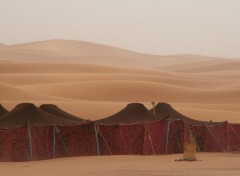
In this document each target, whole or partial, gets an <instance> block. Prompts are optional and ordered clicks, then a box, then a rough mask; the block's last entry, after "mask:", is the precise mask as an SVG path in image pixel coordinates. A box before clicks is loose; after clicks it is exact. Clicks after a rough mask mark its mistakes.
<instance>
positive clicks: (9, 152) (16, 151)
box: [0, 125, 30, 161]
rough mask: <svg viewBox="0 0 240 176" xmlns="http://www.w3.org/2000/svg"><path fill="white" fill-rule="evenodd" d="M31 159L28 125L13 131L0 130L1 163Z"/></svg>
mask: <svg viewBox="0 0 240 176" xmlns="http://www.w3.org/2000/svg"><path fill="white" fill-rule="evenodd" d="M29 159H30V150H29V139H28V129H27V125H25V126H23V127H19V128H16V129H13V130H10V129H9V130H0V161H28V160H29Z"/></svg>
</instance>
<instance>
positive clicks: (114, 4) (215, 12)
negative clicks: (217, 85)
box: [0, 0, 240, 58]
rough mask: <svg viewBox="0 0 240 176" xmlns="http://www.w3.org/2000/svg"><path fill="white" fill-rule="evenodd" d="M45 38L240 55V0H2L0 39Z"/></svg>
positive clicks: (150, 50)
mask: <svg viewBox="0 0 240 176" xmlns="http://www.w3.org/2000/svg"><path fill="white" fill-rule="evenodd" d="M46 39H74V40H85V41H91V42H96V43H104V44H108V45H113V46H117V47H122V48H127V49H131V50H136V51H140V52H146V53H155V54H179V53H188V54H204V55H210V56H225V57H226V56H227V57H238V58H240V0H0V43H5V44H13V43H22V42H29V41H37V40H46Z"/></svg>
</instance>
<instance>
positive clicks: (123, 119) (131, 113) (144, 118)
mask: <svg viewBox="0 0 240 176" xmlns="http://www.w3.org/2000/svg"><path fill="white" fill-rule="evenodd" d="M156 120H158V118H156V117H154V116H153V115H152V114H151V113H150V112H149V111H148V109H147V108H146V107H145V106H144V105H143V104H141V103H130V104H128V105H127V106H126V107H125V108H124V109H122V110H121V111H119V112H118V113H116V114H114V115H112V116H109V117H106V118H104V119H100V120H97V121H96V123H98V124H130V123H138V122H149V121H156Z"/></svg>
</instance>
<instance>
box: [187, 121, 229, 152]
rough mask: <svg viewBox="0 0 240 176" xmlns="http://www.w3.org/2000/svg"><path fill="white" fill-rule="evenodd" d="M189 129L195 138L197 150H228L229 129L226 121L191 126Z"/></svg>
mask: <svg viewBox="0 0 240 176" xmlns="http://www.w3.org/2000/svg"><path fill="white" fill-rule="evenodd" d="M190 129H191V132H192V134H193V136H194V137H195V139H196V142H197V149H198V151H204V152H227V151H228V131H229V130H228V123H227V122H225V123H222V124H218V125H204V126H200V125H197V126H191V127H190Z"/></svg>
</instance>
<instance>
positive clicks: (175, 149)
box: [168, 120, 184, 154]
mask: <svg viewBox="0 0 240 176" xmlns="http://www.w3.org/2000/svg"><path fill="white" fill-rule="evenodd" d="M183 145H184V123H183V121H181V120H175V121H172V122H171V124H170V130H169V137H168V154H172V153H182V152H183Z"/></svg>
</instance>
